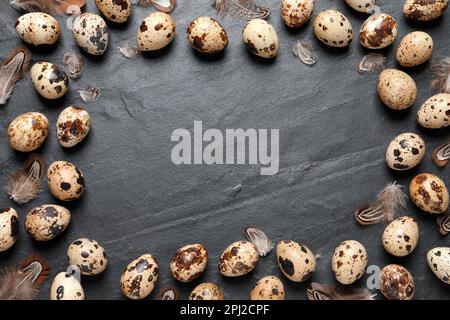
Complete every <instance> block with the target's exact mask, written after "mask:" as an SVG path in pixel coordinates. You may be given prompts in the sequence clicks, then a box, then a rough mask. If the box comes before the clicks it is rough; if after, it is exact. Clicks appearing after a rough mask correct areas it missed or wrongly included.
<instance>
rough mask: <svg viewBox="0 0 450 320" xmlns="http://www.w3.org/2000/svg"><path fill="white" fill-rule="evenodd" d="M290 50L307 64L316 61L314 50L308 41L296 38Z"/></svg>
mask: <svg viewBox="0 0 450 320" xmlns="http://www.w3.org/2000/svg"><path fill="white" fill-rule="evenodd" d="M292 51H293V52H294V55H295V56H296V57H297V58H299V59H300V61H301V62H303V63H304V64H306V65H308V66H311V65H313V64H315V63H316V62H317V56H316V52H315V50H314V48H313V46H312V44H311V43H310V42H307V41H302V40H298V41H297V42H296V43H295V44H294V46H293V47H292Z"/></svg>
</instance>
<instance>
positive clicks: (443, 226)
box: [436, 215, 450, 236]
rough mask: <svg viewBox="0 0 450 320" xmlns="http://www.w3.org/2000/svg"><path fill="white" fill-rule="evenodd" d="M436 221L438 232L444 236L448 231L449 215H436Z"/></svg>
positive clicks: (449, 224) (449, 230)
mask: <svg viewBox="0 0 450 320" xmlns="http://www.w3.org/2000/svg"><path fill="white" fill-rule="evenodd" d="M436 222H437V224H438V225H439V232H440V233H441V234H442V235H443V236H446V235H447V234H448V233H449V232H450V215H446V216H440V217H437V219H436Z"/></svg>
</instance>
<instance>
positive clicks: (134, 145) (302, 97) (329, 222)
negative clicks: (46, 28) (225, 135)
mask: <svg viewBox="0 0 450 320" xmlns="http://www.w3.org/2000/svg"><path fill="white" fill-rule="evenodd" d="M261 3H262V4H265V5H267V6H270V7H272V9H273V11H272V15H271V16H270V19H269V21H270V22H271V23H272V24H273V25H274V26H275V28H276V29H277V31H278V34H279V37H280V43H281V50H280V54H279V56H278V57H277V58H276V59H275V60H273V61H271V62H264V61H261V59H256V58H255V57H253V56H251V55H250V54H249V53H248V52H247V51H246V48H245V47H244V45H243V44H242V41H241V30H242V28H243V26H244V22H242V21H239V20H236V19H234V18H232V17H229V16H226V17H224V18H221V17H218V16H217V14H216V12H215V10H214V9H213V8H212V7H211V5H210V2H209V1H208V0H201V1H188V0H183V1H179V3H178V7H177V8H176V10H175V11H174V12H173V17H174V19H175V21H176V24H177V32H178V33H177V35H176V37H175V39H174V41H173V43H172V44H171V45H170V47H168V48H167V49H165V50H163V51H162V52H159V53H157V54H150V55H145V56H141V57H139V58H138V59H136V60H135V61H130V60H127V59H125V58H124V57H123V56H122V55H121V54H120V53H119V51H118V49H117V47H116V46H117V45H120V44H122V43H123V42H124V41H126V40H127V39H131V41H134V37H135V34H136V31H137V28H138V26H139V24H140V22H141V21H142V20H143V18H144V17H145V16H146V15H147V14H148V13H149V12H151V11H153V10H154V9H152V8H142V7H138V6H135V8H134V11H133V14H132V16H131V18H130V21H129V23H127V24H126V25H125V26H114V25H110V46H109V49H108V51H107V52H106V54H105V56H104V57H102V58H100V59H94V58H92V57H89V56H87V55H86V54H84V53H83V56H84V58H85V59H86V60H87V67H86V69H85V71H84V73H83V74H82V77H81V78H80V79H79V80H77V81H72V82H71V84H70V91H69V93H68V94H67V95H66V96H65V97H64V98H62V99H60V100H58V101H46V100H44V99H41V98H40V97H39V96H38V95H37V94H36V92H35V91H34V90H33V88H32V85H31V81H30V79H29V77H26V78H25V79H23V80H21V81H20V82H18V84H17V86H16V88H15V90H14V94H13V96H12V98H11V99H10V100H9V102H8V103H7V104H6V105H4V106H0V122H1V126H0V137H1V138H0V164H1V173H0V182H1V184H2V185H3V184H5V183H6V181H7V176H8V174H9V173H10V172H11V171H12V170H14V169H15V168H17V167H18V166H20V165H21V162H22V161H23V160H24V159H25V157H26V155H24V154H21V153H18V152H14V151H13V150H12V149H11V148H10V147H9V145H8V142H7V139H6V128H7V126H8V124H9V123H10V121H12V120H13V119H14V118H15V117H16V116H17V115H19V114H21V113H23V112H27V111H39V112H43V113H44V114H45V115H46V116H47V117H48V118H49V120H50V122H51V128H52V130H51V134H50V135H49V138H48V140H47V141H46V143H45V144H44V146H43V147H42V148H41V149H40V150H39V151H40V152H41V153H42V154H44V155H45V157H46V159H47V161H48V163H50V162H52V161H56V160H67V161H70V162H73V163H75V164H77V165H78V166H79V167H80V168H81V169H82V170H83V171H84V174H85V178H86V182H87V193H86V194H85V195H84V196H83V198H82V199H81V200H80V201H76V202H73V203H67V204H64V205H66V206H67V207H68V208H69V209H70V210H71V212H72V223H71V225H70V227H69V228H68V229H67V230H66V232H65V233H64V234H63V235H61V236H60V237H59V238H57V239H54V240H53V241H50V242H47V243H37V242H34V241H32V240H31V238H30V237H29V236H28V235H27V234H26V232H25V230H24V227H23V221H24V218H25V215H26V213H27V212H28V211H29V210H30V209H31V208H33V207H35V206H38V205H40V204H45V203H58V202H57V201H56V200H55V199H54V198H53V197H52V196H51V194H50V193H49V191H48V188H47V187H46V186H45V187H44V191H43V192H42V194H41V195H40V196H39V198H37V199H36V200H34V201H32V202H30V203H28V204H26V205H24V206H21V207H20V206H18V205H16V204H15V203H13V202H11V201H10V200H9V199H8V196H7V195H6V193H4V192H2V193H0V206H2V207H5V206H13V207H14V208H16V209H17V210H18V212H19V214H20V235H19V240H18V242H17V243H16V245H15V246H14V247H13V248H12V249H11V250H9V251H7V252H4V253H1V254H0V266H1V267H4V266H8V265H11V264H15V263H17V262H18V261H19V260H20V259H22V258H24V257H25V256H27V254H29V253H30V252H36V253H38V254H40V255H42V256H44V257H45V258H46V259H48V261H49V263H50V265H51V268H52V273H51V277H54V276H55V275H56V273H58V272H61V271H63V270H65V268H66V267H67V262H66V255H65V252H66V250H67V247H68V245H69V243H70V242H72V241H73V240H75V239H77V238H80V237H88V238H93V239H96V240H97V241H99V242H100V243H101V244H102V245H103V246H104V247H105V248H106V250H107V253H108V255H109V262H110V265H109V267H108V268H107V270H106V271H105V272H104V273H103V274H101V275H99V276H93V277H83V279H82V281H83V286H84V289H85V291H86V295H87V298H89V299H124V298H123V296H122V295H121V292H120V288H119V276H120V272H121V270H122V269H123V268H124V267H125V266H126V265H127V264H128V262H129V261H131V260H132V259H134V258H135V257H137V256H139V255H141V254H144V253H152V254H154V255H156V256H157V258H158V260H159V263H160V266H161V268H160V270H161V271H160V281H159V283H158V286H157V288H156V289H155V291H154V293H152V295H151V297H150V298H152V299H153V298H155V297H156V293H157V291H159V289H161V288H162V287H163V286H165V285H174V286H177V287H178V288H179V289H180V290H181V292H182V296H183V297H187V295H188V293H189V292H190V290H191V289H192V288H193V287H194V286H195V285H196V284H198V283H200V282H203V281H213V282H216V283H218V284H219V285H220V286H222V287H223V289H224V291H225V294H226V297H227V298H228V299H247V297H248V292H249V291H250V289H251V288H252V286H253V285H254V283H255V282H256V281H257V280H258V279H259V278H261V277H263V276H266V275H275V276H279V277H281V278H282V279H283V282H284V284H285V287H286V292H287V298H288V299H305V298H306V288H307V287H308V283H309V282H308V283H304V284H294V283H290V282H288V281H287V280H286V279H285V278H283V276H282V275H281V273H280V271H279V270H278V267H277V265H276V262H275V258H274V252H273V251H272V253H270V255H269V256H267V257H265V258H262V259H261V260H260V263H259V265H258V267H257V269H256V270H255V271H254V272H252V273H251V274H249V275H247V276H244V277H241V278H236V279H226V278H223V277H221V276H220V275H219V273H218V270H217V263H218V260H219V257H220V254H221V252H222V250H223V249H224V248H225V247H226V246H228V245H229V244H230V243H231V242H233V241H236V240H240V239H243V236H242V229H243V227H245V226H247V225H249V224H251V225H256V226H258V227H260V228H262V229H263V230H265V231H266V232H267V233H268V235H269V236H270V237H271V238H272V239H273V240H274V241H279V240H281V239H293V240H296V241H299V242H302V243H304V244H306V245H307V246H309V247H310V248H311V250H313V251H314V252H315V253H319V254H320V255H321V258H319V260H318V265H317V270H316V273H315V274H314V276H313V278H312V280H313V281H317V282H321V283H333V281H334V279H333V275H332V273H331V266H330V264H331V263H330V261H331V256H332V253H333V250H334V248H335V247H336V246H337V245H338V244H339V243H340V242H341V241H343V240H346V239H355V240H358V241H360V242H362V243H363V244H364V245H365V246H366V248H367V250H368V254H369V264H373V265H378V266H380V267H383V266H384V265H386V264H389V263H399V264H402V265H404V266H405V267H407V268H408V269H409V270H410V271H411V272H412V274H413V276H414V278H415V281H416V286H417V289H416V295H415V297H416V298H417V299H449V298H450V286H448V285H445V284H444V283H442V282H440V281H439V280H438V279H437V278H435V276H434V275H433V274H432V272H431V271H430V270H429V268H428V266H427V263H426V252H427V251H428V250H429V249H430V248H432V247H436V246H449V245H450V237H447V238H445V237H442V236H441V235H439V233H438V231H437V226H436V223H435V221H434V217H430V216H428V215H427V214H425V213H422V212H420V211H419V210H417V209H416V208H414V206H413V205H412V203H411V202H409V203H408V208H407V210H405V212H404V214H408V215H412V216H414V217H416V218H417V219H418V221H419V223H420V241H419V244H418V247H417V248H416V250H415V251H414V252H413V253H412V254H411V255H410V256H408V257H406V258H401V259H398V258H393V257H391V256H389V255H388V254H387V253H386V252H385V251H384V250H383V247H382V245H381V241H380V237H381V234H382V231H383V228H384V225H383V224H380V225H375V226H371V227H366V228H362V227H360V226H358V225H357V224H356V223H355V221H354V219H353V211H354V209H355V208H356V207H358V206H360V205H361V204H364V203H365V202H367V201H369V200H372V199H374V198H375V196H376V194H377V192H378V191H379V190H380V189H382V188H383V187H384V186H385V185H386V184H387V183H389V182H392V181H397V182H398V183H399V184H402V185H404V186H407V185H408V184H409V181H410V179H411V178H412V177H413V176H414V175H415V174H417V173H419V172H430V173H434V174H437V175H439V176H440V177H441V178H442V179H443V180H444V181H445V182H446V183H447V184H450V174H449V169H448V168H444V169H438V168H437V167H435V166H434V165H433V164H432V163H431V161H430V156H431V150H432V149H433V148H434V147H435V146H437V145H438V144H440V143H443V142H445V141H447V140H448V138H449V135H448V130H442V131H429V130H423V129H421V128H420V127H419V126H418V125H417V123H416V121H415V115H416V112H417V109H418V108H419V106H420V104H421V103H422V102H423V101H425V100H426V99H427V98H428V97H429V96H431V95H432V92H431V88H430V80H431V77H432V74H431V71H430V63H426V64H425V65H423V66H420V67H417V68H413V69H409V70H408V72H409V73H410V74H411V75H412V77H413V78H414V79H415V81H416V82H417V85H418V91H419V92H418V99H417V102H416V104H415V105H414V106H413V107H411V108H410V109H409V110H407V111H405V112H392V111H390V110H388V109H387V108H386V107H384V106H383V105H382V103H381V102H380V101H379V99H378V96H377V91H376V84H377V74H366V75H361V74H359V73H358V72H357V70H356V66H357V64H358V62H359V61H360V59H361V57H362V56H363V55H364V54H366V50H364V49H363V48H362V47H361V46H360V45H359V44H358V42H357V41H355V42H354V43H353V44H352V45H351V46H350V48H348V49H347V50H332V49H330V48H327V47H324V46H323V45H321V44H320V43H319V42H318V41H317V40H316V39H315V38H314V36H313V32H312V22H310V23H308V24H307V25H306V26H304V27H303V28H301V29H300V30H298V31H292V30H288V29H287V28H286V27H284V25H283V23H282V21H281V18H280V10H279V4H278V1H274V0H271V1H269V0H266V1H261ZM379 4H380V5H381V8H382V10H383V11H385V12H388V13H390V14H392V15H393V16H394V17H395V18H396V19H397V21H398V23H399V38H398V39H397V40H396V42H395V44H394V45H393V46H392V47H390V48H388V49H387V50H385V51H384V52H385V54H386V56H387V66H388V67H394V68H397V67H398V66H397V65H396V62H395V47H396V45H397V44H398V43H399V41H400V39H401V37H403V36H404V35H405V34H407V33H408V32H410V31H412V30H417V29H419V30H424V31H426V32H429V33H430V34H431V35H432V37H433V39H434V41H435V51H434V53H433V57H432V61H435V60H438V59H440V58H443V57H444V56H446V55H449V54H450V52H449V51H450V37H449V36H448V35H449V31H450V13H448V12H447V13H446V15H445V16H444V17H443V18H441V19H439V20H437V21H435V22H433V23H428V24H424V25H416V24H412V23H411V22H409V21H407V20H406V18H405V17H404V16H403V14H402V11H401V1H398V0H397V1H388V0H384V1H379ZM330 8H334V9H338V10H341V11H342V12H343V13H344V14H345V15H347V16H348V17H349V19H350V21H351V23H352V25H353V28H354V29H355V30H358V29H359V27H360V25H361V24H362V22H363V21H364V19H365V18H366V16H365V15H362V14H358V13H356V12H354V11H352V10H351V9H350V8H349V7H347V6H346V5H345V3H344V2H343V1H331V0H318V1H317V5H316V8H315V13H317V12H319V11H320V10H324V9H330ZM87 11H90V12H97V9H96V7H95V5H94V1H90V0H89V1H88V6H87ZM19 15H20V13H19V12H17V11H15V10H14V9H13V8H11V7H10V6H8V5H5V4H4V3H3V4H2V8H1V10H0V42H1V43H0V56H1V57H2V58H3V57H5V56H6V55H7V54H8V52H9V50H10V49H11V48H12V47H14V46H15V45H17V44H19V43H20V39H19V38H18V36H17V35H16V33H15V30H14V22H15V19H16V18H17V17H18V16H19ZM200 15H209V16H212V17H216V18H217V19H218V20H219V21H221V22H222V23H223V25H224V27H225V28H226V30H227V32H228V34H229V37H230V43H229V46H228V48H227V50H226V52H225V54H223V55H221V56H219V57H217V58H214V59H208V58H205V57H202V56H199V55H197V54H194V52H193V51H192V50H191V48H190V47H189V44H188V43H187V41H186V39H185V30H186V28H187V25H188V24H189V22H190V20H191V19H193V18H195V17H197V16H200ZM58 19H59V21H60V22H61V24H62V29H63V31H62V38H61V40H60V41H59V43H58V44H57V45H56V46H54V47H53V48H51V49H49V50H48V49H47V50H41V49H32V52H33V61H35V62H36V61H40V60H46V61H50V62H53V63H57V64H59V65H62V59H63V55H64V53H66V52H67V51H69V50H73V49H75V50H79V49H78V48H77V47H76V45H75V43H74V42H73V39H72V36H71V34H70V32H69V30H68V29H67V28H66V27H65V21H64V18H63V17H59V18H58ZM297 39H308V40H310V41H312V43H313V45H314V47H315V48H316V49H317V55H318V63H317V64H316V65H315V66H313V67H308V66H305V65H303V64H302V63H300V62H299V61H298V60H297V58H296V57H294V56H293V54H292V49H291V48H292V45H293V43H294V42H295V41H297ZM88 84H90V85H94V86H97V87H99V88H100V89H101V91H102V97H101V99H100V100H98V101H97V102H95V103H92V104H84V103H83V102H82V101H81V99H80V97H79V94H78V91H77V90H79V89H83V88H84V87H85V86H86V85H88ZM69 105H85V107H86V108H87V109H88V111H89V112H90V114H91V117H92V122H93V127H92V131H91V133H90V134H89V136H88V138H87V139H86V140H85V141H84V142H83V143H82V144H80V145H79V146H77V147H75V148H73V149H67V150H66V149H63V148H62V147H60V146H59V144H58V142H57V140H56V136H55V122H56V118H57V116H58V114H59V113H60V111H61V110H62V108H63V107H67V106H69ZM194 120H201V121H203V126H204V127H205V128H218V129H221V130H223V129H225V128H244V129H245V128H256V129H258V128H269V129H270V128H275V129H280V171H279V173H278V174H277V175H274V176H261V175H260V174H259V167H258V166H249V165H216V166H206V165H191V166H188V165H182V166H176V165H174V164H173V163H172V161H171V158H170V154H171V150H172V147H173V146H174V143H173V142H171V141H170V136H171V133H172V131H173V130H175V129H177V128H187V129H190V130H192V127H193V122H194ZM407 131H412V132H416V133H419V134H420V135H421V136H422V137H423V138H424V139H425V141H426V143H427V153H426V157H425V160H424V161H423V163H422V164H421V165H420V166H419V167H418V168H416V169H413V170H412V171H409V172H406V173H402V174H398V173H394V172H392V171H390V170H389V169H388V168H387V166H386V165H385V163H384V153H385V150H386V147H387V144H388V143H389V141H390V140H391V139H392V138H394V137H395V136H396V135H398V134H399V133H401V132H407ZM238 185H242V189H241V190H240V192H235V190H236V189H233V188H234V187H235V186H238ZM406 191H407V189H406V188H405V192H406ZM194 242H199V243H202V244H204V245H205V246H206V247H207V248H208V250H209V253H210V259H209V264H208V267H207V270H206V272H205V273H204V275H203V276H202V277H201V278H200V279H199V280H197V281H195V283H192V284H189V285H180V284H176V283H175V280H173V279H172V278H171V276H170V272H169V267H168V265H169V260H170V258H171V256H172V255H173V253H174V252H175V251H176V250H177V248H179V247H181V246H182V245H185V244H188V243H194ZM366 278H367V276H365V277H364V278H363V279H362V280H361V281H359V282H358V283H357V284H356V285H357V286H364V284H365V281H366ZM51 280H52V279H50V280H48V281H47V282H46V283H45V284H44V286H43V287H42V290H41V292H40V294H39V298H41V299H48V297H49V288H50V284H51ZM377 298H379V299H381V298H382V297H381V294H378V297H377Z"/></svg>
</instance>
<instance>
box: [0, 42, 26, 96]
mask: <svg viewBox="0 0 450 320" xmlns="http://www.w3.org/2000/svg"><path fill="white" fill-rule="evenodd" d="M30 62H31V52H30V50H28V49H27V48H25V47H24V46H17V47H15V48H13V49H12V50H11V52H10V53H9V55H8V57H6V59H5V60H4V61H3V64H2V66H1V68H0V104H5V103H6V101H7V100H8V99H9V97H10V96H11V94H12V92H13V89H14V85H15V83H16V82H17V81H18V80H20V79H21V78H22V76H23V75H24V74H25V73H26V72H27V71H28V67H29V66H30Z"/></svg>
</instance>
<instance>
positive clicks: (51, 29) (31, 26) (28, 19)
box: [16, 12, 61, 46]
mask: <svg viewBox="0 0 450 320" xmlns="http://www.w3.org/2000/svg"><path fill="white" fill-rule="evenodd" d="M16 32H17V34H18V35H19V37H20V38H21V39H22V40H23V41H25V42H26V43H28V44H32V45H34V46H39V45H52V44H54V43H55V42H56V41H58V39H59V34H60V32H61V28H60V26H59V23H58V20H56V19H55V18H53V17H52V16H51V15H49V14H46V13H43V12H30V13H27V14H24V15H23V16H20V17H19V18H18V19H17V20H16Z"/></svg>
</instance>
